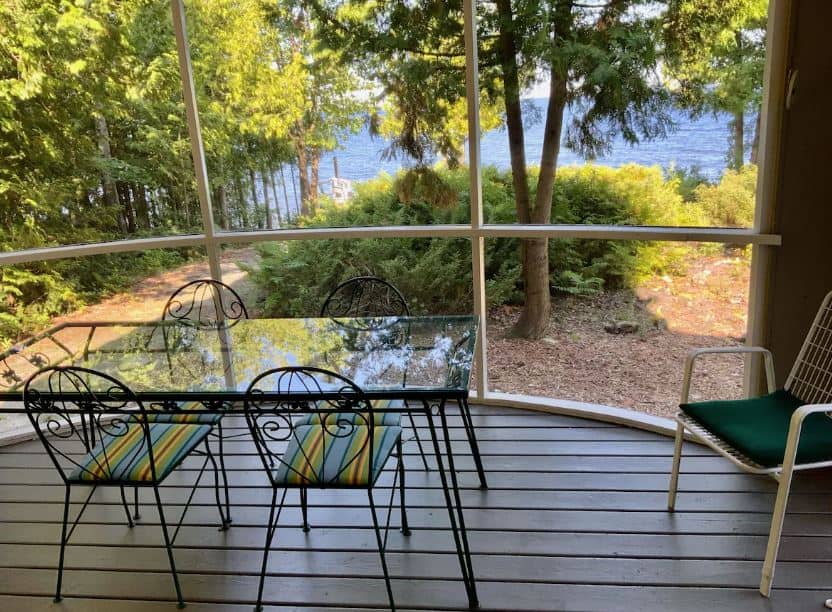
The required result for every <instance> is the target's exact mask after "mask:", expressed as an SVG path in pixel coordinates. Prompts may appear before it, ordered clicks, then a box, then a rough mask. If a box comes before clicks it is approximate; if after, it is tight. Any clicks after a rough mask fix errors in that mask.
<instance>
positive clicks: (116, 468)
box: [69, 422, 211, 482]
mask: <svg viewBox="0 0 832 612" xmlns="http://www.w3.org/2000/svg"><path fill="white" fill-rule="evenodd" d="M210 431H211V427H210V425H174V424H167V423H152V424H151V425H150V440H151V444H152V445H153V460H154V463H155V465H156V480H157V481H161V480H162V479H164V478H165V476H167V475H168V474H170V472H171V471H172V470H173V469H174V468H175V467H176V466H177V465H179V463H180V462H181V461H182V460H183V459H184V458H185V457H186V456H187V455H188V453H190V452H191V451H192V450H193V449H194V447H195V446H196V445H197V444H199V443H200V442H202V441H203V440H204V439H205V436H207V435H208V432H210ZM79 464H80V467H78V468H76V469H75V470H74V471H73V472H72V474H71V475H70V477H69V480H71V481H82V482H95V481H100V480H106V481H117V482H150V481H152V480H153V474H152V473H151V469H150V455H149V453H148V448H147V443H146V439H145V437H144V428H143V427H142V426H141V425H140V424H139V423H136V422H133V423H131V424H130V428H129V429H128V431H127V433H126V434H124V435H123V436H109V435H107V436H104V437H103V438H102V440H101V442H99V444H97V445H96V446H95V447H93V449H92V451H90V452H89V453H87V455H85V456H84V458H83V459H82V460H81V461H80V462H79Z"/></svg>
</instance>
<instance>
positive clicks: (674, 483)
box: [667, 423, 685, 511]
mask: <svg viewBox="0 0 832 612" xmlns="http://www.w3.org/2000/svg"><path fill="white" fill-rule="evenodd" d="M684 439H685V426H684V425H682V424H681V423H676V442H675V444H674V446H673V468H672V469H671V471H670V487H669V488H668V490H667V509H668V510H670V511H673V510H674V509H675V508H676V489H677V488H678V486H679V466H680V464H681V463H682V442H683V441H684Z"/></svg>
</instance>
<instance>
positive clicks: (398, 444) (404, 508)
mask: <svg viewBox="0 0 832 612" xmlns="http://www.w3.org/2000/svg"><path fill="white" fill-rule="evenodd" d="M396 449H397V452H398V454H399V456H398V457H397V458H396V459H398V464H399V466H398V467H399V502H400V503H401V511H402V534H403V535H406V536H409V535H410V526H409V525H408V524H407V504H406V503H405V500H404V491H405V484H404V455H402V440H401V438H399V440H398V442H396ZM391 495H392V492H391Z"/></svg>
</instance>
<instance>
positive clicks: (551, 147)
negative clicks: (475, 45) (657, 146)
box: [312, 0, 670, 338]
mask: <svg viewBox="0 0 832 612" xmlns="http://www.w3.org/2000/svg"><path fill="white" fill-rule="evenodd" d="M312 4H313V5H314V7H315V9H316V11H317V12H318V14H319V15H321V19H322V21H323V22H324V23H325V24H326V25H327V26H328V28H327V32H326V43H327V44H328V45H330V46H331V47H336V48H342V49H343V48H346V49H349V51H348V54H351V56H352V57H356V58H361V59H362V60H363V61H369V62H372V59H371V58H372V57H383V58H385V59H384V61H381V62H376V63H375V71H374V73H373V74H374V77H375V78H376V79H378V81H379V82H380V83H382V87H383V88H384V89H385V91H386V93H387V94H388V95H390V96H392V97H393V98H394V99H395V103H396V104H397V106H398V108H399V112H400V113H401V115H403V116H404V117H405V119H402V120H401V121H400V122H401V125H402V133H401V134H400V136H399V139H398V141H397V142H396V144H397V145H398V146H400V147H401V148H402V149H404V150H406V151H408V152H409V153H410V154H411V155H413V156H415V157H416V158H417V159H424V158H425V157H426V152H430V151H431V150H432V149H433V150H438V151H439V152H442V153H445V154H446V155H447V154H449V153H450V154H453V151H454V149H455V147H454V146H453V144H452V143H449V142H448V140H449V139H448V138H447V133H448V130H447V126H448V124H449V121H450V120H451V118H452V115H451V114H450V113H449V112H448V109H449V108H452V107H453V105H454V104H455V103H456V102H457V101H458V100H460V99H464V93H465V92H464V79H463V78H462V77H463V75H464V72H463V70H464V51H463V37H462V18H461V9H462V2H461V0H452V1H442V0H420V1H418V2H405V1H402V0H386V1H377V2H363V1H360V0H347V1H344V2H337V3H332V2H326V3H324V2H321V1H317V0H313V1H312ZM656 4H657V3H656V2H652V1H648V0H612V1H610V2H595V1H593V0H588V1H582V2H579V1H576V0H548V1H547V0H513V1H512V0H495V2H493V3H485V2H480V3H478V4H477V6H478V11H479V41H480V58H481V64H480V75H481V76H480V78H481V97H482V99H484V100H485V101H486V102H487V103H489V102H491V101H494V100H497V99H501V100H502V101H503V104H504V108H505V124H506V127H507V132H508V146H509V150H510V155H511V169H512V182H513V187H514V197H515V202H516V213H517V220H518V222H520V223H533V224H542V223H549V222H550V221H551V215H552V196H553V188H554V180H555V172H556V169H557V160H558V154H559V151H560V147H561V140H562V136H564V135H565V140H566V144H567V146H569V147H571V148H573V149H575V150H577V151H580V152H581V153H583V154H584V155H586V156H589V157H593V156H595V155H597V154H599V153H601V152H603V151H604V150H606V149H607V148H608V147H609V145H610V143H611V140H612V138H613V137H614V136H615V135H616V134H621V135H622V136H623V137H624V138H625V140H627V141H628V142H631V143H636V142H638V141H639V139H641V138H655V137H658V136H661V135H663V134H664V133H665V130H666V129H667V128H668V126H669V125H670V117H669V115H668V112H667V111H668V104H667V103H668V96H667V93H666V91H665V89H664V88H663V87H662V86H661V84H660V82H659V80H658V79H657V78H656V77H655V75H656V71H657V68H658V62H659V48H660V47H659V42H660V39H661V25H662V15H663V13H662V12H661V11H657V10H655V5H656ZM378 24H381V25H378ZM540 80H544V81H548V83H549V101H548V105H547V109H546V112H545V117H544V121H545V125H544V141H543V148H542V152H541V157H540V162H539V172H538V174H537V178H536V184H535V186H534V188H532V186H531V185H530V176H531V173H530V170H529V167H528V164H527V160H526V153H525V139H524V133H523V122H524V108H523V103H522V99H521V95H522V93H523V91H524V90H526V89H527V88H529V87H530V86H531V85H533V84H534V83H535V82H537V81H540ZM437 101H438V102H437ZM567 107H569V108H570V109H571V111H572V114H571V121H570V123H569V124H568V125H566V126H565V125H564V117H565V110H566V109H567ZM547 245H548V241H547V240H546V239H524V240H522V241H521V251H522V265H523V290H524V295H525V303H524V307H523V311H522V313H521V316H520V320H519V321H518V323H517V325H516V326H515V329H514V332H515V333H516V334H517V335H520V336H524V337H529V338H537V337H540V336H542V335H543V334H544V333H545V331H546V327H547V325H548V320H549V311H550V283H549V261H548V246H547Z"/></svg>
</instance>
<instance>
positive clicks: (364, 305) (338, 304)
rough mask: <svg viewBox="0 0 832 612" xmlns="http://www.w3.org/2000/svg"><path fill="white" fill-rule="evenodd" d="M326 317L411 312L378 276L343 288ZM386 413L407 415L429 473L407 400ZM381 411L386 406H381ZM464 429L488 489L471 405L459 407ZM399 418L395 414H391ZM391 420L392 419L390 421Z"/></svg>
mask: <svg viewBox="0 0 832 612" xmlns="http://www.w3.org/2000/svg"><path fill="white" fill-rule="evenodd" d="M321 316H322V317H336V318H337V317H409V316H410V308H409V306H408V305H407V301H406V300H405V299H404V296H403V295H402V293H401V291H399V290H398V289H397V288H396V287H395V286H394V285H392V284H391V283H389V282H387V281H386V280H384V279H381V278H378V277H376V276H356V277H353V278H350V279H347V280H345V281H344V282H342V283H341V284H339V285H338V286H337V287H335V289H333V290H332V292H331V293H330V294H329V296H328V297H327V298H326V301H324V305H323V306H322V307H321ZM384 401H385V404H384V406H383V407H384V408H385V409H397V410H399V411H400V412H403V413H405V414H407V416H408V419H409V420H410V427H411V428H412V429H413V434H414V439H415V440H416V444H417V446H418V447H419V454H420V455H421V457H422V463H423V465H424V466H425V469H426V470H428V469H430V468H429V467H428V462H427V458H426V456H425V451H424V449H423V448H422V440H421V439H420V438H419V430H418V429H417V428H416V423H415V422H414V421H413V412H412V411H411V410H410V408H409V407H408V405H407V402H406V401H404V400H392V401H390V400H384ZM377 407H378V408H381V407H382V406H377ZM459 407H460V414H461V417H462V423H463V427H464V429H465V434H466V437H467V438H468V443H469V444H470V446H471V454H472V455H473V457H474V463H475V465H476V467H477V473H478V475H479V479H480V486H481V487H482V488H487V486H488V485H487V483H486V479H485V470H484V468H483V465H482V458H481V456H480V450H479V444H478V443H477V436H476V432H475V431H474V424H473V420H472V419H471V410H470V407H469V406H468V402H467V401H461V402H460V403H459ZM388 414H391V415H392V414H395V413H388ZM389 418H391V417H388V419H389Z"/></svg>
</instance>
